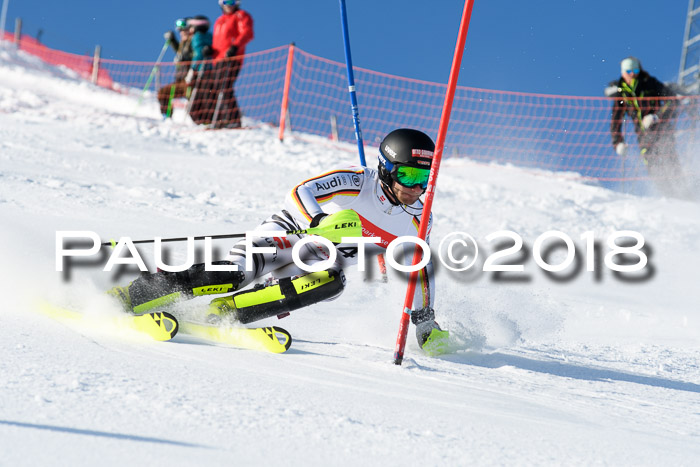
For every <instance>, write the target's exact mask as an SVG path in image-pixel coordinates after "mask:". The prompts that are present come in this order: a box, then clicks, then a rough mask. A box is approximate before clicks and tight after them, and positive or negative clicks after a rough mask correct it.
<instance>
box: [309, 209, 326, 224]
mask: <svg viewBox="0 0 700 467" xmlns="http://www.w3.org/2000/svg"><path fill="white" fill-rule="evenodd" d="M326 216H328V214H326V213H325V212H322V213H321V214H316V215H315V216H314V218H313V219H311V224H309V227H318V224H320V223H321V221H322V220H323V218H324V217H326Z"/></svg>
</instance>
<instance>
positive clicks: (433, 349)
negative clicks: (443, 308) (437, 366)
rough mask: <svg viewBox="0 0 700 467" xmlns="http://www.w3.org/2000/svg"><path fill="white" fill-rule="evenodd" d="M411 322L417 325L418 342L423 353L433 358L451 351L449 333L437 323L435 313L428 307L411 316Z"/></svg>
mask: <svg viewBox="0 0 700 467" xmlns="http://www.w3.org/2000/svg"><path fill="white" fill-rule="evenodd" d="M411 321H413V324H415V325H416V340H417V341H418V345H419V346H420V348H421V349H423V351H424V352H425V353H426V354H427V355H429V356H431V357H435V356H437V355H442V354H444V353H447V352H448V351H449V349H448V340H449V337H450V332H449V331H443V330H442V329H441V328H440V325H439V324H438V323H437V322H436V321H435V311H434V310H433V309H432V308H430V307H426V308H423V309H421V310H416V311H414V312H413V313H412V314H411Z"/></svg>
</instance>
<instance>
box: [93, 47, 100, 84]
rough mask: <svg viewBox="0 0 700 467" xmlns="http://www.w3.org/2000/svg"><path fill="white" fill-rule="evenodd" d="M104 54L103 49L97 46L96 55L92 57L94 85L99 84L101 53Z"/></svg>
mask: <svg viewBox="0 0 700 467" xmlns="http://www.w3.org/2000/svg"><path fill="white" fill-rule="evenodd" d="M101 52H102V47H101V46H99V45H96V46H95V54H94V55H93V56H92V84H97V78H98V76H99V74H100V53H101Z"/></svg>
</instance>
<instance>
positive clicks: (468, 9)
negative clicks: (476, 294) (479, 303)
mask: <svg viewBox="0 0 700 467" xmlns="http://www.w3.org/2000/svg"><path fill="white" fill-rule="evenodd" d="M473 7H474V0H466V1H465V2H464V11H463V12H462V22H461V23H460V25H459V33H458V34H457V46H456V47H455V53H454V56H453V57H452V69H451V70H450V79H449V81H448V82H447V93H446V94H445V103H444V104H443V106H442V115H441V117H440V127H439V128H438V137H437V142H436V143H435V154H434V156H433V163H432V165H431V167H430V178H428V188H427V189H426V191H425V201H424V204H423V212H422V214H421V221H420V226H419V227H418V237H419V238H420V239H421V240H425V237H426V234H427V231H428V223H429V222H430V211H431V209H432V207H433V198H434V197H435V185H436V183H437V176H438V171H439V170H440V162H441V160H442V148H443V146H444V145H445V135H446V134H447V127H448V125H449V123H450V113H451V112H452V101H453V99H454V96H455V89H456V88H457V78H458V77H459V68H460V66H461V64H462V54H463V52H464V44H465V42H466V41H467V31H468V30H469V20H470V19H471V16H472V8H473ZM421 256H422V253H421V249H420V248H419V247H418V245H416V251H415V253H414V254H413V262H412V264H413V265H414V266H415V265H416V264H418V263H419V262H420V260H421ZM417 280H418V271H413V272H412V273H411V275H410V276H409V280H408V288H407V289H406V300H405V301H404V306H403V313H401V322H400V323H399V335H398V336H397V337H396V348H395V350H394V364H396V365H401V362H402V361H403V352H404V349H405V348H406V336H407V335H408V327H409V325H410V324H411V307H412V306H413V294H414V293H415V291H416V282H417Z"/></svg>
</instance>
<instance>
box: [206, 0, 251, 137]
mask: <svg viewBox="0 0 700 467" xmlns="http://www.w3.org/2000/svg"><path fill="white" fill-rule="evenodd" d="M219 6H220V7H221V10H222V14H221V16H219V18H218V19H217V20H216V22H215V23H214V38H213V48H214V61H215V69H216V85H215V87H216V89H217V90H218V91H219V92H220V93H221V95H220V97H219V96H217V99H214V100H213V101H212V102H211V105H212V107H211V112H212V118H213V115H214V113H215V112H216V107H217V105H218V106H219V111H218V114H217V115H216V122H215V125H214V126H215V128H240V126H241V111H240V109H239V108H238V101H237V100H236V94H235V92H234V89H233V87H234V84H235V83H236V79H237V78H238V74H239V73H240V71H241V67H242V66H243V56H244V55H245V47H246V45H247V44H248V42H250V41H251V40H253V18H252V17H251V16H250V14H248V12H246V11H244V10H242V9H241V8H240V0H219ZM217 101H220V102H219V103H218V104H217Z"/></svg>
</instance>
